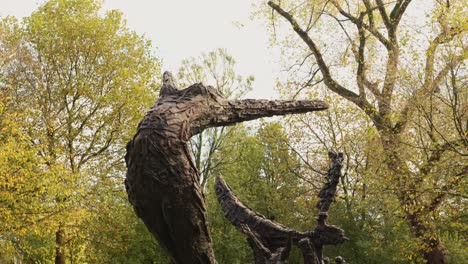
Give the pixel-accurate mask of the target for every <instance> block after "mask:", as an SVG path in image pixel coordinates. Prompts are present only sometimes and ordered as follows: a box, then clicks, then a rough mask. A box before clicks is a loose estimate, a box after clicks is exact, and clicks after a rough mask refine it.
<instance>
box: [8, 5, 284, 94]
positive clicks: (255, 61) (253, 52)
mask: <svg viewBox="0 0 468 264" xmlns="http://www.w3.org/2000/svg"><path fill="white" fill-rule="evenodd" d="M43 2H44V1H43V0H0V16H2V17H3V16H6V15H13V16H16V17H18V18H21V17H24V16H28V15H29V14H31V12H33V11H34V10H35V9H37V7H38V6H39V5H40V3H43ZM253 2H255V0H235V1H233V0H198V1H194V0H169V1H168V0H164V1H163V0H105V2H104V3H105V4H104V8H105V9H118V10H120V11H122V12H123V14H124V15H125V17H126V19H127V22H128V27H130V28H131V29H134V30H135V31H136V32H137V33H139V34H145V36H146V37H147V38H149V39H151V40H152V42H153V46H154V47H155V49H156V50H155V51H156V54H157V55H158V56H159V57H160V58H161V59H162V60H163V66H164V69H165V70H171V71H174V72H175V71H177V69H178V68H179V66H180V63H181V60H182V59H184V58H187V57H193V56H199V55H200V54H201V53H202V52H209V51H212V50H215V49H217V48H225V49H227V51H228V53H230V54H231V55H232V56H233V57H234V59H235V60H236V61H237V72H238V73H239V74H242V75H244V76H247V75H254V76H255V82H254V87H253V91H252V92H251V93H250V94H249V95H248V97H253V98H266V99H267V98H272V97H274V95H273V88H274V87H273V86H274V83H275V76H276V75H277V71H278V69H279V67H278V66H277V62H278V59H277V58H276V57H275V55H274V54H273V52H271V49H269V43H268V34H267V32H266V29H265V28H264V27H263V26H262V25H261V23H260V22H259V21H252V20H250V16H251V12H252V6H251V5H252V3H253Z"/></svg>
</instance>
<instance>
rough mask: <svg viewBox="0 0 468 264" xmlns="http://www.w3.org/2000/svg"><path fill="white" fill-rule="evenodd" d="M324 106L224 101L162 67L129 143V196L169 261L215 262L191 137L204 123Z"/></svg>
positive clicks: (231, 121)
mask: <svg viewBox="0 0 468 264" xmlns="http://www.w3.org/2000/svg"><path fill="white" fill-rule="evenodd" d="M327 107H328V106H327V104H325V103H324V102H321V101H268V100H236V101H228V100H226V99H224V98H223V97H222V96H221V95H220V94H219V93H217V91H216V90H214V89H213V88H210V87H205V86H203V85H202V84H194V85H192V86H190V87H188V88H186V89H184V90H177V89H176V87H175V84H174V82H173V80H172V76H170V75H168V74H167V73H165V75H164V81H163V87H162V88H161V94H160V97H159V99H158V100H157V101H156V102H155V105H154V106H153V107H152V108H151V109H150V110H149V111H148V112H147V113H146V115H145V117H144V118H143V120H142V121H141V122H140V124H139V126H138V131H137V133H136V135H135V136H134V138H133V139H132V140H131V141H130V142H129V143H128V144H127V154H126V156H125V161H126V164H127V168H128V169H127V177H126V181H125V186H126V189H127V193H128V198H129V201H130V203H131V204H132V205H133V207H134V209H135V211H136V213H137V215H138V217H140V218H141V219H142V220H143V222H144V223H145V225H146V226H147V227H148V229H149V230H150V232H151V233H152V234H153V235H154V237H155V238H156V239H157V240H158V241H159V242H160V244H161V245H162V246H163V247H164V248H166V249H167V250H168V252H169V254H170V256H171V257H172V259H173V262H175V263H187V264H196V263H215V258H214V254H213V248H212V242H211V236H210V233H209V231H208V227H207V219H206V218H207V216H206V209H205V207H206V206H205V202H204V198H203V195H202V191H201V187H200V184H199V173H198V171H197V169H196V167H195V165H194V163H193V160H192V157H191V154H190V151H189V146H188V141H189V139H190V137H192V136H193V135H195V134H197V133H200V132H201V131H203V129H205V128H208V127H215V126H225V125H230V124H234V123H237V122H242V121H247V120H252V119H256V118H260V117H266V116H273V115H285V114H292V113H305V112H310V111H318V110H323V109H326V108H327Z"/></svg>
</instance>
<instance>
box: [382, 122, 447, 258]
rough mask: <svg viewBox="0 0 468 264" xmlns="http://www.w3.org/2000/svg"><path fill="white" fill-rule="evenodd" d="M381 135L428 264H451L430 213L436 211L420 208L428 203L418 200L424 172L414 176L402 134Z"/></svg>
mask: <svg viewBox="0 0 468 264" xmlns="http://www.w3.org/2000/svg"><path fill="white" fill-rule="evenodd" d="M380 135H381V139H382V145H383V147H384V151H385V154H386V159H385V163H386V165H387V167H388V168H389V170H390V172H391V174H392V175H393V176H392V177H395V178H396V184H397V187H398V188H397V196H398V199H399V201H400V204H401V208H403V213H404V216H405V219H406V221H407V223H408V226H409V227H410V230H411V235H412V236H413V237H415V238H417V239H418V240H419V242H418V248H421V250H420V255H421V256H422V257H423V259H424V260H425V262H426V263H427V264H446V263H448V252H447V250H446V248H445V246H444V245H443V244H442V242H441V241H440V238H439V236H438V234H437V232H436V230H435V228H434V227H431V226H430V224H431V223H432V222H433V220H432V219H430V216H429V214H430V213H432V211H424V210H423V209H421V208H420V207H421V205H422V204H424V203H423V202H422V201H420V200H418V195H417V188H418V187H419V186H420V184H421V182H420V181H421V180H422V179H423V178H424V177H423V175H417V176H416V177H414V176H412V174H411V172H410V171H409V168H408V167H407V166H406V163H405V162H404V161H403V159H402V158H401V157H400V154H399V153H400V152H399V150H398V148H399V146H400V145H401V143H400V141H401V140H400V136H399V134H396V133H391V132H384V131H381V133H380ZM420 173H421V172H420Z"/></svg>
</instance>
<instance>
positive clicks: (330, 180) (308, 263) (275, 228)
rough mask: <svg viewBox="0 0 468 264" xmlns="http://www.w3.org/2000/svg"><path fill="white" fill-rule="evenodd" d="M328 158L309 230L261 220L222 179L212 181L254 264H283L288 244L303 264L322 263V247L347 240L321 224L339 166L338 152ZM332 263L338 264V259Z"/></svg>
mask: <svg viewBox="0 0 468 264" xmlns="http://www.w3.org/2000/svg"><path fill="white" fill-rule="evenodd" d="M329 157H330V159H331V161H332V165H331V167H330V169H329V170H328V173H327V175H326V176H327V177H326V179H327V182H326V183H325V185H324V187H323V188H322V190H321V191H320V193H319V198H320V201H319V202H318V203H317V208H318V209H319V215H318V218H317V226H316V227H315V229H314V230H312V231H306V232H300V231H296V230H293V229H291V228H288V227H286V226H283V225H281V224H278V223H276V222H274V221H271V220H269V219H267V218H265V217H264V216H263V215H261V214H259V213H257V212H255V211H253V210H251V209H250V208H249V207H247V206H246V205H244V204H243V203H242V202H241V201H240V200H239V199H238V198H237V197H236V196H235V195H234V193H233V192H232V191H231V189H230V188H229V186H228V185H227V184H226V183H225V182H224V180H223V178H222V177H218V178H217V179H216V183H215V192H216V197H217V198H218V201H219V203H220V205H221V207H222V209H223V211H224V214H225V216H226V218H227V219H228V220H229V221H230V222H231V223H232V224H233V225H234V226H235V227H237V229H238V230H239V231H241V232H242V233H243V234H245V235H246V236H247V238H248V241H249V245H250V247H251V248H252V249H253V252H254V258H255V263H256V264H283V263H287V262H286V261H287V258H288V256H289V251H290V250H291V245H297V246H298V247H299V248H300V249H301V251H302V254H303V257H304V263H305V264H323V263H325V261H324V258H323V257H322V248H323V246H324V245H338V244H341V243H343V242H345V241H346V240H348V238H346V237H345V235H344V231H343V230H342V229H340V228H338V227H336V226H333V225H328V224H327V223H326V222H325V220H326V218H327V217H328V209H329V208H330V204H331V202H332V200H333V198H334V197H335V193H336V188H337V185H338V182H339V179H340V177H341V168H342V166H343V164H342V162H343V154H342V153H339V154H338V153H335V152H329ZM335 261H336V263H339V261H342V258H341V257H339V258H337V259H336V260H335ZM340 263H343V262H340Z"/></svg>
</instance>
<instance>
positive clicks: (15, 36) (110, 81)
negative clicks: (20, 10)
mask: <svg viewBox="0 0 468 264" xmlns="http://www.w3.org/2000/svg"><path fill="white" fill-rule="evenodd" d="M101 5H102V4H101V1H95V0H85V1H76V0H51V1H48V2H46V3H45V4H44V5H42V6H41V7H39V9H38V10H37V11H36V12H34V13H33V14H32V15H31V16H30V17H27V18H25V19H24V21H23V23H22V24H19V23H18V22H16V21H14V20H13V19H11V18H6V19H4V20H3V21H2V29H3V33H4V38H3V40H2V47H3V48H4V49H7V50H10V51H11V54H13V55H12V58H11V61H10V62H9V64H8V66H7V67H6V68H5V70H4V80H5V81H4V86H3V87H2V88H3V89H6V90H9V91H11V93H10V94H11V95H12V96H13V101H14V103H15V107H16V109H21V110H22V111H24V112H25V113H27V115H26V116H25V118H24V120H23V121H24V122H25V123H24V124H25V126H24V127H23V130H25V131H26V134H27V136H28V137H29V138H30V139H31V142H32V145H33V146H37V147H39V149H38V154H39V156H40V157H41V158H42V159H44V160H45V162H44V166H45V167H44V170H45V171H56V170H57V168H60V171H59V172H57V173H56V174H55V181H56V182H57V183H58V185H59V186H60V188H59V190H58V192H57V193H56V194H57V195H55V197H53V200H54V206H55V213H56V214H57V215H59V217H57V222H55V223H54V225H52V226H53V227H55V242H56V253H55V263H57V264H58V263H65V258H66V255H67V254H66V252H65V248H66V247H67V245H72V244H73V243H72V241H73V240H74V239H75V238H78V237H79V236H76V235H75V233H80V231H79V227H80V226H81V225H82V224H83V220H84V219H86V216H87V215H88V213H86V212H87V208H86V203H85V202H84V198H85V197H88V196H89V191H91V190H92V189H93V186H96V185H99V184H104V183H105V182H107V184H109V175H115V176H117V177H116V178H114V180H111V181H110V182H112V183H111V184H113V185H114V186H118V185H117V184H118V183H120V181H121V179H122V177H123V173H122V161H121V157H122V156H123V146H124V142H126V140H128V138H129V134H130V133H129V132H131V131H132V130H133V128H134V125H135V124H136V123H137V122H138V121H137V118H138V117H139V116H140V115H141V113H142V112H143V109H145V108H146V107H148V106H149V105H151V101H152V100H153V98H154V97H155V96H154V94H155V92H156V91H155V89H154V87H155V86H154V84H153V78H152V76H153V74H158V72H159V61H158V60H157V59H155V57H154V56H153V54H152V53H151V52H150V43H149V42H148V41H147V40H145V39H144V38H142V37H140V36H138V35H137V34H136V33H134V32H132V31H130V30H129V29H128V28H127V27H126V25H125V20H123V19H122V14H121V13H120V12H118V11H115V10H114V11H109V12H106V13H105V14H104V15H101V14H100V8H101ZM132 124H133V125H132ZM101 172H105V173H107V175H104V174H101ZM115 179H116V180H117V181H116V180H115ZM119 179H120V180H119ZM120 190H122V185H120ZM77 229H78V231H77ZM68 255H70V252H69V254H68Z"/></svg>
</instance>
